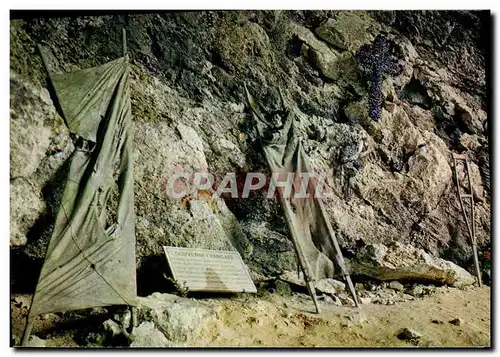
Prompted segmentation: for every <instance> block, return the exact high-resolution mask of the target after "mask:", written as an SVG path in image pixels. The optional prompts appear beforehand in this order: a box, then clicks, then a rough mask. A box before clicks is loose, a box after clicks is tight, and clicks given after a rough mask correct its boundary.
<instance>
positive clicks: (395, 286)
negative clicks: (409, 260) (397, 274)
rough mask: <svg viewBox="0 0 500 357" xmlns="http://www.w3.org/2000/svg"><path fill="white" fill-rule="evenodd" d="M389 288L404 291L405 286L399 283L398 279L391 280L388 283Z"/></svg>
mask: <svg viewBox="0 0 500 357" xmlns="http://www.w3.org/2000/svg"><path fill="white" fill-rule="evenodd" d="M389 288H391V289H393V290H396V291H404V289H405V287H404V285H403V284H401V283H400V282H399V281H396V280H394V281H391V282H390V283H389Z"/></svg>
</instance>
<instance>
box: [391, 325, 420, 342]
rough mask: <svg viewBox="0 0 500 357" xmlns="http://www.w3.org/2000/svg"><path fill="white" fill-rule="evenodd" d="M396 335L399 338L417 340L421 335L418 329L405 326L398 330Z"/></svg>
mask: <svg viewBox="0 0 500 357" xmlns="http://www.w3.org/2000/svg"><path fill="white" fill-rule="evenodd" d="M397 336H398V338H399V339H400V340H419V339H420V338H421V337H422V334H421V333H420V332H418V331H415V330H413V329H410V328H407V327H405V328H403V329H401V330H400V331H399V332H398V334H397Z"/></svg>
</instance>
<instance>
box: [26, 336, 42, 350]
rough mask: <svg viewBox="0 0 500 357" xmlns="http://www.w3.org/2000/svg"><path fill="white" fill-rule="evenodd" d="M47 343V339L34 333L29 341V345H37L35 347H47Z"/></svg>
mask: <svg viewBox="0 0 500 357" xmlns="http://www.w3.org/2000/svg"><path fill="white" fill-rule="evenodd" d="M45 343H46V342H45V340H42V339H41V338H40V337H38V336H34V335H32V336H31V337H30V340H29V341H28V344H27V347H35V348H40V347H46V346H45Z"/></svg>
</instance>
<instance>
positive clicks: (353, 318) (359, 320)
mask: <svg viewBox="0 0 500 357" xmlns="http://www.w3.org/2000/svg"><path fill="white" fill-rule="evenodd" d="M344 318H346V319H347V323H346V324H347V326H353V325H361V324H363V323H364V322H366V321H367V319H366V316H365V315H364V314H363V313H362V312H361V311H359V310H356V311H351V312H350V313H349V314H346V315H344Z"/></svg>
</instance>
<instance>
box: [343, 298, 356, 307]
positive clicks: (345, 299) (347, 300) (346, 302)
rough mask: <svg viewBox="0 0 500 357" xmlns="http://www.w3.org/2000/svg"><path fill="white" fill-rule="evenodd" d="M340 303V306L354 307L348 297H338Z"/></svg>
mask: <svg viewBox="0 0 500 357" xmlns="http://www.w3.org/2000/svg"><path fill="white" fill-rule="evenodd" d="M340 301H341V302H342V305H347V306H355V304H354V300H353V299H351V298H350V297H348V296H346V297H340Z"/></svg>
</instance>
